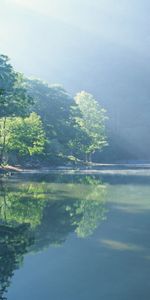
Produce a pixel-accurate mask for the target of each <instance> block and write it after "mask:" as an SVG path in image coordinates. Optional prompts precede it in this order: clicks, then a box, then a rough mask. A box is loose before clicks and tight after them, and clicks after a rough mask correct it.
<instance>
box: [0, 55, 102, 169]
mask: <svg viewBox="0 0 150 300" xmlns="http://www.w3.org/2000/svg"><path fill="white" fill-rule="evenodd" d="M105 120H106V112H105V110H104V109H103V108H101V106H100V105H99V104H98V102H97V101H96V100H95V99H94V97H93V96H92V95H91V94H89V93H86V92H80V93H78V94H77V95H76V97H75V98H72V97H71V96H70V95H69V94H68V93H67V92H66V91H65V90H64V88H63V87H62V86H59V85H51V86H50V85H48V84H47V83H44V82H42V81H40V80H36V79H26V78H24V77H23V76H22V75H21V74H19V73H16V72H15V71H14V69H13V68H12V66H11V65H10V63H9V60H8V58H7V57H6V56H4V55H1V56H0V163H1V164H2V163H6V162H7V163H11V164H14V163H15V164H17V163H20V164H27V163H30V164H31V165H35V164H44V163H46V164H47V163H48V164H62V163H66V162H68V161H70V162H73V163H75V162H83V161H84V162H85V161H86V162H87V161H88V162H89V161H91V160H92V155H93V154H94V153H95V152H96V151H101V149H102V148H103V147H104V146H106V145H107V140H106V135H105Z"/></svg>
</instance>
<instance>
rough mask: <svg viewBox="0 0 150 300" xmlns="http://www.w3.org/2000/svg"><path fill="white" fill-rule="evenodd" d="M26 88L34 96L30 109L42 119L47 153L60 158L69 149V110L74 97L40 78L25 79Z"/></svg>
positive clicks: (70, 134)
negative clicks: (33, 102)
mask: <svg viewBox="0 0 150 300" xmlns="http://www.w3.org/2000/svg"><path fill="white" fill-rule="evenodd" d="M26 88H27V89H28V93H29V95H31V96H32V97H34V99H35V104H34V106H33V107H32V109H33V110H34V111H35V112H36V113H38V114H39V115H40V116H41V118H42V121H43V124H44V129H45V131H46V137H47V154H50V155H51V156H53V157H55V158H56V156H60V157H61V158H62V157H63V156H65V155H67V154H68V153H69V151H70V148H69V141H70V139H71V136H72V128H71V120H70V111H71V107H72V105H73V104H74V99H73V98H72V97H71V96H70V95H69V94H68V93H67V92H66V91H65V89H64V88H63V87H62V86H60V85H48V84H47V83H45V82H42V81H41V80H36V79H27V80H26Z"/></svg>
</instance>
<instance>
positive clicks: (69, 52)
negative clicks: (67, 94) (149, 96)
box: [0, 0, 150, 84]
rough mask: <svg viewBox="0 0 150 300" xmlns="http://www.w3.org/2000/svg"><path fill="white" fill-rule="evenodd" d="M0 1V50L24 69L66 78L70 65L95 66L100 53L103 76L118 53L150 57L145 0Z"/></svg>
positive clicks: (148, 4)
mask: <svg viewBox="0 0 150 300" xmlns="http://www.w3.org/2000/svg"><path fill="white" fill-rule="evenodd" d="M0 2H1V4H0V5H1V7H0V41H1V47H0V52H1V53H4V54H7V55H8V56H9V57H10V58H11V61H12V63H13V64H14V66H15V67H16V68H17V69H18V70H19V71H22V72H25V73H26V74H27V75H31V74H32V75H35V76H38V77H41V76H42V77H45V78H44V79H50V80H54V81H57V78H58V81H62V83H65V82H66V83H67V84H68V81H67V80H69V79H68V73H69V72H70V69H69V67H70V68H71V67H72V69H74V68H79V67H80V72H81V73H82V72H83V73H86V72H87V65H88V66H89V64H92V61H93V65H91V67H90V68H92V67H94V68H97V62H96V63H94V58H95V57H96V60H97V59H98V53H99V64H101V65H102V70H103V74H104V78H105V74H106V73H107V72H108V68H107V65H108V63H109V61H110V60H112V63H113V61H116V59H117V56H121V58H120V59H123V60H124V56H126V60H127V54H128V57H129V60H131V57H132V59H133V61H134V60H137V61H139V62H140V63H141V64H142V62H143V64H146V61H147V59H149V57H150V51H149V50H150V49H149V48H150V30H149V28H150V20H149V11H150V2H149V0H143V1H141V0H92V1H91V0H0ZM108 48H109V49H110V51H109V49H108ZM84 59H85V60H84ZM116 64H118V63H117V61H116ZM104 66H105V67H106V69H105V68H104ZM49 70H50V71H49ZM67 70H68V71H67ZM76 72H77V70H76ZM76 72H75V73H76ZM89 72H90V70H89ZM119 72H120V71H119ZM48 73H49V75H48ZM52 74H53V78H52ZM83 75H84V74H83ZM75 76H76V75H75ZM72 80H73V78H72ZM76 80H77V76H76V77H75V78H74V81H76ZM77 84H78V83H77Z"/></svg>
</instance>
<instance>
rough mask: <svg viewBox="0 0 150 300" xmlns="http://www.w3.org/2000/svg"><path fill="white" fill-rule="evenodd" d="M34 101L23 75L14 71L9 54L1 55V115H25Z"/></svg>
mask: <svg viewBox="0 0 150 300" xmlns="http://www.w3.org/2000/svg"><path fill="white" fill-rule="evenodd" d="M32 103H33V101H32V98H31V97H30V96H29V95H28V94H27V90H26V89H25V87H24V84H23V79H22V75H21V74H19V73H17V72H15V71H14V69H13V67H12V66H11V64H10V63H9V59H8V57H7V56H5V55H0V117H10V116H23V115H25V114H26V113H27V111H28V109H29V106H30V105H31V104H32Z"/></svg>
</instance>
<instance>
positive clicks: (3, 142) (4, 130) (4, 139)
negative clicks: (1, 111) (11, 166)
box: [0, 117, 6, 164]
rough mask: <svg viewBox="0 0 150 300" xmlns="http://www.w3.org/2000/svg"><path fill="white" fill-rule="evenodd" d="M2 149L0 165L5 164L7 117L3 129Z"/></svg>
mask: <svg viewBox="0 0 150 300" xmlns="http://www.w3.org/2000/svg"><path fill="white" fill-rule="evenodd" d="M2 139H3V141H2V149H1V154H0V164H2V163H3V159H4V154H5V148H6V117H4V122H3V128H2Z"/></svg>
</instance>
